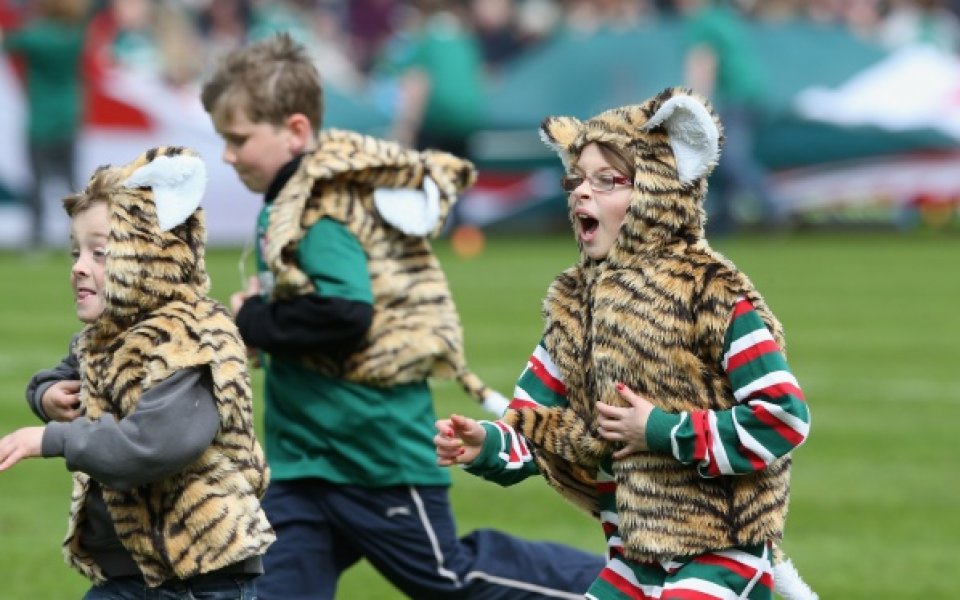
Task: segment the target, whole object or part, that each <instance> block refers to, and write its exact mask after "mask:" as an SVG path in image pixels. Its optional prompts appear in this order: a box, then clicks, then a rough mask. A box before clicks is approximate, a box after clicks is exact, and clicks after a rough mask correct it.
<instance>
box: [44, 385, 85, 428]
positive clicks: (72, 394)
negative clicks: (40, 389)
mask: <svg viewBox="0 0 960 600" xmlns="http://www.w3.org/2000/svg"><path fill="white" fill-rule="evenodd" d="M40 408H42V409H43V414H45V415H47V418H48V419H50V420H51V421H72V420H74V419H76V418H77V417H79V416H80V414H81V412H80V381H79V380H77V379H65V380H63V381H58V382H56V383H55V384H53V385H51V386H50V387H49V388H47V391H45V392H44V393H43V397H41V398H40Z"/></svg>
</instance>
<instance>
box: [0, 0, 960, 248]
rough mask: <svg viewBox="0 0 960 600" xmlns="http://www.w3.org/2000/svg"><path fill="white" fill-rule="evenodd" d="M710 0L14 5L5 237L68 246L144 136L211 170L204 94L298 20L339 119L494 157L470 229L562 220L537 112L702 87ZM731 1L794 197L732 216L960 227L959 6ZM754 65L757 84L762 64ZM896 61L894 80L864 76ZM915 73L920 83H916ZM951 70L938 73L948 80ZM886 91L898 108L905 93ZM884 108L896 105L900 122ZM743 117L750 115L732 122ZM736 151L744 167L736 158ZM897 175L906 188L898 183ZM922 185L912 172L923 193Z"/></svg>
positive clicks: (883, 0)
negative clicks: (65, 239)
mask: <svg viewBox="0 0 960 600" xmlns="http://www.w3.org/2000/svg"><path fill="white" fill-rule="evenodd" d="M710 4H713V3H712V2H710V1H709V0H702V1H700V0H446V1H444V0H286V1H282V0H270V1H267V0H0V36H2V39H3V44H4V47H5V48H6V50H7V60H6V61H5V62H6V64H5V65H4V66H3V68H4V70H3V71H2V72H0V102H2V103H3V105H4V110H3V111H2V112H3V114H2V115H0V137H3V144H4V146H5V147H6V148H8V150H5V151H4V152H3V153H0V154H2V155H3V157H2V158H0V211H3V210H4V209H6V211H7V212H6V213H4V215H6V217H5V218H2V219H0V222H3V223H5V225H4V226H0V247H3V246H7V247H10V246H23V245H32V246H34V247H39V246H43V245H45V244H47V243H49V242H50V240H51V239H54V240H56V239H60V235H61V234H60V233H59V232H58V231H57V230H56V227H55V226H53V230H51V227H52V226H51V225H50V221H55V220H56V217H55V216H52V215H51V213H53V212H55V211H53V210H52V209H51V208H50V204H51V200H50V197H51V196H54V197H55V196H56V195H57V192H56V190H55V188H56V186H57V185H59V186H60V188H61V189H62V188H64V187H66V188H76V187H77V185H78V183H82V182H83V181H84V180H85V178H86V177H87V176H88V175H89V172H90V170H91V169H92V167H94V166H96V165H98V164H101V163H104V162H111V161H119V162H126V161H127V160H129V158H130V156H134V155H136V153H137V152H138V151H139V150H142V149H143V148H144V147H145V146H146V145H150V144H152V143H154V142H157V143H168V144H184V145H194V146H198V147H199V148H198V149H200V150H201V152H202V153H203V154H204V155H205V157H206V158H207V160H208V163H217V162H219V149H218V147H217V141H216V138H215V135H214V134H213V131H212V128H210V126H209V124H208V123H206V118H205V115H203V114H202V111H200V110H199V104H198V101H197V95H198V90H199V85H200V83H201V82H202V81H203V79H204V77H205V76H206V75H207V74H208V73H209V72H210V69H211V68H212V67H213V66H214V65H215V64H216V62H217V60H218V59H219V58H220V57H221V56H222V55H223V54H224V53H226V52H229V51H230V50H232V49H234V48H237V47H240V46H242V45H244V44H246V43H249V42H251V41H255V40H258V39H262V38H264V37H266V36H270V35H272V34H274V33H275V32H278V31H286V32H289V33H291V34H292V35H293V36H294V37H295V38H296V39H297V40H299V41H301V42H302V43H303V44H305V45H306V46H307V47H308V48H309V50H310V52H311V53H312V54H313V55H314V56H315V57H316V61H317V65H318V67H319V69H320V72H321V74H322V76H323V78H324V82H325V86H326V91H327V94H328V98H327V102H328V105H327V120H326V123H325V125H326V126H336V127H346V128H351V129H356V130H360V131H363V132H365V133H371V134H374V135H378V136H383V137H388V138H392V139H396V140H398V141H401V142H403V143H407V144H410V145H414V146H419V147H438V148H443V149H447V150H450V151H453V152H456V153H458V154H462V155H466V156H469V157H470V158H472V159H474V160H475V161H476V162H477V164H478V166H479V167H480V168H481V180H480V183H479V184H478V186H477V188H476V190H475V192H474V194H473V195H472V196H471V197H469V198H468V200H469V201H467V202H464V203H463V210H461V211H460V212H458V214H457V219H459V220H461V221H464V222H471V223H474V224H476V225H477V226H482V227H497V226H503V225H504V224H505V223H512V224H514V225H515V226H517V224H520V225H519V226H520V227H527V228H529V227H530V226H531V225H530V224H531V223H537V224H539V225H543V224H545V223H555V222H556V221H557V220H560V221H562V220H563V219H562V210H557V209H556V207H557V206H558V205H559V206H562V203H559V204H558V203H557V202H556V198H557V194H558V192H559V189H558V186H556V184H555V177H556V175H557V173H556V169H557V168H558V165H556V164H554V161H553V160H552V159H550V158H549V156H548V155H545V154H544V152H543V150H542V149H541V148H539V142H538V141H537V140H536V127H537V125H538V123H539V120H540V119H541V118H542V117H544V116H546V115H548V114H557V113H564V114H573V115H574V116H577V117H581V118H585V117H589V116H591V115H592V114H595V113H596V112H599V111H600V110H603V109H605V108H610V107H613V106H617V105H620V104H626V103H630V102H640V101H643V100H644V99H646V98H647V97H648V96H649V95H652V94H653V93H656V91H659V89H660V88H662V87H665V86H667V85H681V84H686V85H693V84H695V83H696V78H695V77H694V76H692V75H691V74H690V72H689V57H688V56H685V55H684V51H685V48H686V46H685V41H684V40H687V39H688V38H689V33H688V32H686V30H685V29H684V26H685V21H690V20H691V19H692V18H693V17H691V14H692V13H693V12H695V11H696V10H702V9H703V5H710ZM716 4H722V5H723V8H724V10H725V11H727V12H728V13H730V14H728V15H727V16H726V18H728V19H729V18H730V16H731V14H732V15H733V16H734V17H735V20H736V21H737V22H736V23H734V24H733V25H730V27H738V28H740V29H735V30H734V29H731V30H730V35H729V36H727V37H728V38H729V39H737V38H747V39H748V41H749V42H750V44H747V45H744V46H743V48H744V49H741V50H739V52H741V53H745V54H746V55H747V56H748V57H749V58H750V59H751V60H754V62H756V63H757V64H758V65H760V69H759V71H758V72H761V73H762V74H763V77H764V79H763V80H762V82H761V83H760V84H758V85H759V89H760V92H758V94H757V96H758V98H759V100H758V101H757V102H756V103H754V105H753V109H755V111H756V113H757V114H756V115H754V116H755V117H756V120H757V121H758V122H759V125H758V129H757V131H756V132H755V133H756V134H755V136H754V137H756V138H757V139H756V140H753V139H751V140H749V145H748V149H747V154H753V155H754V157H755V158H756V159H757V165H758V166H759V167H760V168H761V169H763V170H769V171H770V172H771V178H772V183H771V187H770V189H771V190H772V191H771V192H770V194H771V195H773V196H776V197H777V200H776V202H777V203H778V206H779V207H780V209H781V210H780V211H779V213H780V214H778V215H777V217H778V218H777V219H776V220H775V221H772V222H771V223H768V222H767V221H766V220H765V219H764V215H765V212H764V211H765V210H766V209H765V208H764V207H763V206H762V204H763V202H762V201H761V202H754V204H753V206H752V208H751V206H750V204H749V202H748V203H746V205H745V206H746V208H737V209H735V210H734V212H733V214H731V215H727V217H726V218H728V219H729V220H731V221H732V222H747V223H749V222H751V221H753V222H759V223H761V224H772V225H782V224H783V223H784V222H785V221H790V222H794V223H795V222H796V221H797V217H798V215H800V214H801V213H804V214H806V215H807V216H808V217H809V216H810V215H813V214H815V213H816V212H817V211H818V210H821V209H823V207H836V206H839V205H840V204H842V205H843V206H848V204H843V202H839V204H838V198H840V197H845V198H848V199H849V198H850V197H851V196H857V198H858V199H862V198H863V197H864V196H870V197H871V198H873V199H876V198H877V197H883V198H884V199H885V200H884V201H883V202H880V203H879V205H881V206H884V207H885V208H883V210H884V211H886V212H884V218H885V219H886V218H888V217H890V214H892V213H890V211H889V210H887V209H889V208H890V206H893V208H894V209H896V215H898V216H894V217H890V218H891V219H893V220H894V221H896V220H897V219H900V218H901V217H902V214H903V213H902V209H903V208H904V207H905V206H907V207H913V208H916V206H917V205H918V203H919V204H920V205H923V204H924V203H926V204H931V203H932V204H933V205H936V207H938V210H939V212H938V213H937V214H940V215H941V216H940V217H938V218H939V219H940V220H941V221H949V220H951V219H952V220H955V216H956V210H957V204H956V197H957V195H958V194H957V193H955V192H956V191H957V190H958V187H960V186H958V182H957V179H956V176H954V175H950V173H951V172H952V171H960V169H956V166H957V155H956V153H955V152H956V148H957V139H958V138H960V119H957V120H956V121H954V119H955V118H956V117H957V115H956V114H955V112H954V111H953V109H954V108H958V107H960V68H958V67H957V65H956V59H957V57H958V55H960V16H958V15H960V0H955V1H949V0H728V1H723V0H720V2H717V3H716ZM721 21H722V20H721ZM721 21H718V23H721V25H722V26H727V25H723V23H726V21H722V22H721ZM730 22H731V23H732V22H733V21H730ZM720 37H721V38H723V35H720ZM920 49H922V50H920ZM906 51H909V53H910V54H909V61H907V62H906V63H905V64H904V65H901V64H900V62H903V61H906V59H904V58H901V61H900V62H896V61H892V60H891V57H894V56H897V57H903V56H905V55H904V54H900V53H901V52H906ZM731 52H733V51H732V50H731ZM741 58H742V57H741ZM738 64H739V65H741V66H740V67H738V68H739V69H740V70H739V72H740V73H741V75H742V72H743V67H742V65H743V64H745V63H744V62H743V61H742V60H741V62H739V63H738ZM881 64H882V65H884V66H885V68H886V69H887V70H886V71H885V73H886V75H884V76H883V77H881V79H882V80H883V81H884V82H886V86H887V87H886V88H882V87H879V88H878V87H876V86H877V85H879V84H877V83H875V82H873V80H871V79H870V78H869V77H868V76H867V75H865V74H867V73H868V70H869V69H870V68H875V67H877V66H878V65H881ZM898 66H899V68H898ZM924 69H928V70H924ZM938 69H939V70H938ZM905 73H913V75H912V77H913V78H914V79H912V80H911V79H907V80H904V79H902V78H903V77H905V75H904V74H905ZM858 75H859V76H860V79H857V76H858ZM955 77H956V79H955ZM722 79H723V77H722V76H720V80H721V81H720V82H718V85H720V84H722ZM933 81H937V82H939V84H938V87H937V88H936V89H934V90H931V89H930V88H929V87H928V86H930V85H932V82H933ZM857 84H859V87H857ZM869 84H872V85H874V87H870V85H869ZM844 85H846V86H847V88H846V89H844V88H843V86H844ZM695 87H696V86H695ZM891 87H892V89H893V91H892V92H887V91H885V90H889V89H890V88H891ZM841 91H846V92H849V93H847V94H846V95H841V94H840V92H841ZM705 92H706V93H707V94H708V95H710V96H712V97H713V98H714V100H715V102H716V103H718V104H720V105H721V106H720V108H721V109H722V108H723V106H722V104H723V98H722V97H721V98H719V99H718V98H716V95H717V94H718V93H719V94H721V95H722V94H723V90H722V89H716V88H711V89H707V90H705ZM858 93H859V95H858ZM886 93H892V94H894V95H896V98H894V99H893V101H889V102H888V101H887V99H885V98H884V97H882V96H881V94H886ZM831 94H832V95H831ZM888 104H889V105H890V106H889V107H888V106H887V105H888ZM932 104H935V106H934V105H932ZM881 108H883V109H886V108H890V110H887V112H886V113H884V114H882V115H881V114H879V113H880V109H881ZM898 111H899V112H898ZM924 111H925V112H924ZM905 113H909V114H905ZM887 117H889V118H888V121H887V122H883V119H884V118H887ZM844 119H846V120H844ZM858 119H859V120H858ZM897 119H900V120H899V121H897ZM955 123H956V124H957V127H956V128H954V124H955ZM734 126H735V123H734V117H733V116H731V132H733V131H735V130H734V129H733V127H734ZM887 134H889V135H887ZM734 135H735V134H734ZM731 141H732V140H731ZM754 144H755V145H754ZM729 152H730V162H731V163H733V162H736V159H735V158H734V153H735V149H733V148H731V149H730V150H729ZM865 158H869V159H871V160H869V161H865V160H864V159H865ZM891 161H893V162H891ZM827 165H829V168H825V166H827ZM837 165H840V167H838V166H837ZM893 172H896V173H899V174H900V175H899V176H898V180H897V181H892V180H884V178H883V177H878V174H888V175H889V174H890V173H893ZM212 175H213V178H214V185H213V189H212V190H211V194H212V195H213V196H215V198H214V199H213V201H214V202H218V201H220V200H221V199H222V200H223V201H225V202H233V201H234V200H235V199H236V198H237V197H238V196H242V195H243V193H244V192H243V190H241V189H239V188H238V187H235V185H234V182H231V181H230V179H231V177H230V174H224V172H222V171H218V170H216V169H214V171H213V173H212ZM750 177H752V178H753V179H756V178H757V177H765V175H763V174H761V175H751V176H750ZM905 177H907V178H912V179H911V181H910V182H908V183H904V182H903V181H901V180H903V179H904V178H905ZM221 179H222V180H221ZM56 180H60V181H61V183H55V181H56ZM881 180H883V181H885V183H882V185H881V184H880V183H878V182H880V181H881ZM548 181H549V183H547V182H548ZM857 182H859V183H857ZM718 186H719V183H718ZM741 187H742V188H744V189H746V192H745V193H746V194H747V195H753V196H762V195H763V194H765V193H766V192H764V191H762V188H757V187H755V186H754V188H751V186H750V184H749V182H748V183H747V184H745V185H743V186H741ZM49 188H54V191H50V189H49ZM751 189H753V190H754V191H751ZM756 190H761V191H756ZM43 197H47V199H46V200H43ZM31 198H32V200H31ZM37 198H39V200H37ZM931 198H932V200H931ZM248 204H253V203H248ZM859 205H862V203H861V204H858V206H859ZM874 205H877V203H876V202H875V203H874ZM27 207H33V208H32V209H29V210H28V209H27ZM250 210H255V206H254V207H252V208H251V209H250ZM234 212H236V211H234ZM241 212H242V211H241ZM848 212H850V211H849V210H848ZM928 212H929V211H928ZM934 212H936V211H934ZM941 213H942V214H941ZM558 214H559V215H560V216H561V218H560V219H551V218H548V216H549V215H553V216H554V217H556V216H557V215H558ZM925 214H926V213H925ZM17 215H22V218H21V216H17ZM545 215H547V216H545ZM758 215H759V216H758ZM944 215H945V216H944ZM57 216H59V215H57ZM524 216H526V217H527V218H526V220H525V219H524ZM241 217H242V218H243V219H246V216H245V215H241ZM720 219H721V217H720V216H718V217H717V220H716V221H715V222H716V223H720ZM31 223H33V225H31ZM239 223H240V219H237V225H236V228H237V231H236V233H235V232H234V231H233V230H232V229H231V225H230V218H229V215H226V214H225V215H224V218H223V220H222V221H220V222H218V223H215V224H213V225H212V227H211V234H212V238H213V241H214V242H216V241H217V238H218V237H222V238H223V239H224V240H225V241H234V239H235V238H237V237H239V236H240V229H241V228H242V227H243V226H241V225H240V224H239ZM218 228H220V229H219V231H218ZM218 233H219V234H220V236H218ZM242 235H246V229H242Z"/></svg>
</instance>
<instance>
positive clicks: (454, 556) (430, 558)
mask: <svg viewBox="0 0 960 600" xmlns="http://www.w3.org/2000/svg"><path fill="white" fill-rule="evenodd" d="M263 507H264V510H266V513H267V518H268V519H270V522H271V523H272V524H273V526H274V528H275V529H276V532H277V541H276V542H275V543H274V544H273V545H272V546H271V547H270V549H269V550H268V551H267V554H266V556H265V557H264V570H265V573H264V575H263V576H262V577H261V578H260V579H259V580H258V581H257V592H258V594H259V596H260V599H261V600H281V599H282V600H307V599H309V600H329V599H332V598H333V597H334V595H335V592H336V586H337V580H338V579H339V577H340V574H341V573H343V572H344V571H345V570H346V569H347V568H349V567H350V566H352V565H353V564H355V563H356V562H357V561H358V560H360V559H361V558H366V559H367V560H368V561H369V562H370V563H371V564H372V565H373V566H374V568H376V569H377V571H379V572H380V574H381V575H383V576H384V577H385V578H386V579H388V580H389V581H390V582H391V583H392V584H393V585H394V586H396V587H397V588H398V589H399V590H400V591H401V592H402V593H403V594H405V595H406V596H408V597H410V598H414V599H416V600H434V599H438V600H439V599H450V600H452V599H458V600H467V599H470V600H473V599H478V600H479V599H482V600H494V599H503V600H534V599H544V598H566V599H570V600H574V599H580V598H582V597H583V594H584V592H586V590H587V588H589V587H590V584H591V583H593V581H594V579H596V577H597V575H598V574H599V573H600V570H601V569H602V568H603V566H604V560H603V558H602V557H600V556H598V555H592V554H588V553H586V552H582V551H580V550H576V549H573V548H570V547H568V546H563V545H561V544H555V543H549V542H529V541H524V540H520V539H517V538H515V537H512V536H509V535H506V534H503V533H500V532H498V531H493V530H487V529H484V530H477V531H474V532H473V533H471V534H469V535H467V536H465V537H462V538H459V539H458V538H457V537H456V524H455V523H454V521H453V514H452V513H451V510H450V502H449V498H448V495H447V488H445V487H433V486H429V487H428V486H402V487H388V488H379V489H369V488H361V487H356V486H342V485H332V484H330V483H327V482H324V481H320V480H316V479H309V480H293V481H274V482H273V483H271V484H270V487H269V488H268V490H267V494H266V497H265V498H264V501H263Z"/></svg>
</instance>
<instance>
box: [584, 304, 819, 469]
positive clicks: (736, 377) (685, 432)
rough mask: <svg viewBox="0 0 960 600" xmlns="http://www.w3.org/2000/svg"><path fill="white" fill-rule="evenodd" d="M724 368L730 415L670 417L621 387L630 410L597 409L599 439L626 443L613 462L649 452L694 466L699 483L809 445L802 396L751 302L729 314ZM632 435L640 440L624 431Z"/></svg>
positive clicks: (762, 465)
mask: <svg viewBox="0 0 960 600" xmlns="http://www.w3.org/2000/svg"><path fill="white" fill-rule="evenodd" d="M723 368H724V370H725V371H726V373H727V377H728V378H729V380H730V384H731V386H732V388H733V393H734V396H735V397H736V399H737V404H736V405H735V406H734V407H733V408H731V409H728V410H698V411H689V412H683V413H680V414H670V413H667V412H665V411H663V410H660V409H658V408H654V407H653V406H652V405H651V404H650V403H649V402H647V401H646V400H645V399H643V398H641V397H640V396H638V395H636V394H635V393H633V392H632V391H631V390H629V389H626V388H624V389H622V390H621V395H623V397H624V398H625V399H627V401H628V402H629V403H630V404H631V408H627V409H622V408H620V409H618V408H615V407H611V406H608V405H600V404H598V408H599V409H600V411H601V414H602V415H603V418H602V419H601V421H600V424H601V426H602V427H603V432H602V435H604V436H605V437H606V438H607V439H615V440H619V441H627V442H628V445H627V447H626V448H624V450H622V451H620V452H619V453H618V454H617V455H615V458H622V457H623V456H625V455H626V454H629V453H630V452H632V451H636V450H643V449H647V448H649V449H650V450H652V451H654V452H661V453H666V454H672V455H673V456H674V457H675V458H676V459H677V460H679V461H680V462H682V463H684V464H696V465H697V469H698V471H699V472H700V474H701V475H702V476H704V477H715V476H718V475H739V474H746V473H752V472H754V471H759V470H762V469H765V468H766V467H767V465H769V464H771V463H772V462H773V461H775V460H777V459H778V458H780V457H782V456H784V455H786V454H787V453H789V452H790V451H791V450H793V449H794V448H796V447H797V446H799V445H800V444H802V443H803V442H804V441H805V440H806V438H807V435H808V434H809V431H810V411H809V409H808V407H807V404H806V402H805V401H804V397H803V392H802V391H801V389H800V385H799V384H798V383H797V380H796V378H794V376H793V374H792V373H791V372H790V369H789V367H788V366H787V361H786V358H785V357H784V355H783V353H782V352H781V350H780V347H779V346H778V345H777V343H776V341H774V339H773V336H772V335H771V334H770V332H769V330H768V329H767V328H766V325H764V323H763V321H762V320H761V318H760V315H759V314H758V313H757V312H756V310H755V309H754V307H753V305H752V304H751V303H750V301H749V300H746V299H741V300H739V301H738V302H737V304H736V306H735V308H734V313H733V316H732V319H731V323H730V326H729V327H728V329H727V333H726V337H725V340H724V358H723ZM617 421H620V424H619V425H617V424H616V422H617ZM637 431H640V432H642V438H643V439H640V438H641V436H637V435H636V434H635V433H633V434H631V433H629V432H637Z"/></svg>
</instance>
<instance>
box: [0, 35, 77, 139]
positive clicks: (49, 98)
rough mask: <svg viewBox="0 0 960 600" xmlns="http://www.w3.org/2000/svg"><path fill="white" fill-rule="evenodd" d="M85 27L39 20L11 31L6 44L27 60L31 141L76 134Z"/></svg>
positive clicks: (4, 41)
mask: <svg viewBox="0 0 960 600" xmlns="http://www.w3.org/2000/svg"><path fill="white" fill-rule="evenodd" d="M83 43H84V27H83V26H82V25H73V26H70V25H64V24H61V23H58V22H55V21H48V20H37V21H35V22H33V23H31V24H29V25H27V26H25V27H23V28H22V29H19V30H16V31H11V32H8V33H6V34H5V35H4V38H3V47H4V48H5V49H6V50H7V51H8V52H10V53H11V54H15V55H19V56H22V57H23V58H24V60H25V62H26V93H27V106H28V110H29V126H28V129H27V134H28V136H29V138H30V139H31V140H34V141H39V142H44V141H59V140H67V139H70V138H72V137H74V136H75V135H76V132H77V129H78V128H79V127H80V118H81V114H82V111H81V106H82V102H83V100H82V97H81V88H80V79H81V76H80V57H81V55H82V52H83Z"/></svg>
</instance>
